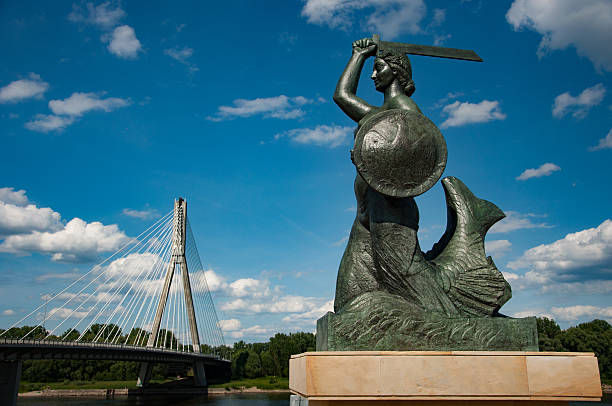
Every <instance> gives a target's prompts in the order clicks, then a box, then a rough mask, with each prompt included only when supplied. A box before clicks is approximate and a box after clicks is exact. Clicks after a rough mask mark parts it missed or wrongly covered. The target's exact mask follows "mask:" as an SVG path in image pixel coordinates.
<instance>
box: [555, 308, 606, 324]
mask: <svg viewBox="0 0 612 406" xmlns="http://www.w3.org/2000/svg"><path fill="white" fill-rule="evenodd" d="M550 311H551V312H552V313H553V314H554V315H555V316H556V318H557V319H559V320H563V321H576V320H579V319H585V318H587V319H595V318H603V319H606V320H612V306H607V307H599V306H585V305H577V306H567V307H553V308H551V309H550Z"/></svg>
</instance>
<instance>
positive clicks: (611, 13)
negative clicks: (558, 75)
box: [506, 0, 612, 71]
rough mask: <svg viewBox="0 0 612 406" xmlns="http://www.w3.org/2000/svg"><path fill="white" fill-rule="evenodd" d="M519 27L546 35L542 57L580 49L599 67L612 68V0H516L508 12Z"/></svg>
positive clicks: (541, 46) (517, 27) (543, 36)
mask: <svg viewBox="0 0 612 406" xmlns="http://www.w3.org/2000/svg"><path fill="white" fill-rule="evenodd" d="M506 20H507V21H508V23H510V24H511V25H512V26H513V28H514V29H515V30H520V29H521V28H528V29H531V30H533V31H537V32H538V33H540V34H541V35H542V40H541V41H540V45H539V47H538V52H537V53H538V56H539V57H543V56H544V55H546V54H548V53H550V51H553V50H562V49H566V48H568V47H569V46H573V47H575V48H576V51H577V52H578V55H580V56H586V57H587V58H589V59H590V60H591V62H592V63H593V65H594V66H595V68H596V69H597V70H600V69H604V70H607V71H610V70H612V53H611V52H610V44H611V43H612V2H610V1H609V0H589V1H576V0H555V1H541V0H515V1H514V3H512V6H510V9H509V10H508V12H507V13H506Z"/></svg>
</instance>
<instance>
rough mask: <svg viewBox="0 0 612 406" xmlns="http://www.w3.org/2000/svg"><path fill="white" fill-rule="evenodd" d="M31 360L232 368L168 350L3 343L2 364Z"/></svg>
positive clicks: (204, 357) (219, 360)
mask: <svg viewBox="0 0 612 406" xmlns="http://www.w3.org/2000/svg"><path fill="white" fill-rule="evenodd" d="M29 359H71V360H112V361H139V362H185V363H193V362H195V361H203V362H204V363H205V364H209V365H210V364H213V365H218V366H225V365H229V364H231V362H230V361H228V360H226V359H223V358H221V357H219V356H217V355H215V354H201V353H195V352H183V351H178V350H171V349H167V348H153V347H139V346H135V345H127V344H104V343H82V342H74V341H70V342H67V341H39V340H13V339H0V361H12V360H29Z"/></svg>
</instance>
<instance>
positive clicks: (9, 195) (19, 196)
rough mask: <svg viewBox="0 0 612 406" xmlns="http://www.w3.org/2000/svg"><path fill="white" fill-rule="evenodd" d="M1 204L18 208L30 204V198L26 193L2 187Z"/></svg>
mask: <svg viewBox="0 0 612 406" xmlns="http://www.w3.org/2000/svg"><path fill="white" fill-rule="evenodd" d="M0 202H3V203H9V204H14V205H16V206H25V205H26V204H28V197H27V196H26V191H25V190H23V189H21V190H15V188H12V187H1V188H0Z"/></svg>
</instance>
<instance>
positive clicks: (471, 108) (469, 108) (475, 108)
mask: <svg viewBox="0 0 612 406" xmlns="http://www.w3.org/2000/svg"><path fill="white" fill-rule="evenodd" d="M442 112H443V113H444V114H446V115H448V118H447V119H446V120H445V121H444V122H443V123H442V124H440V128H449V127H460V126H462V125H466V124H473V123H486V122H489V121H493V120H505V119H506V114H504V113H502V112H501V108H500V107H499V101H497V100H494V101H490V100H483V101H481V102H480V103H469V102H460V101H459V100H457V101H455V102H454V103H451V104H449V105H447V106H444V108H443V109H442Z"/></svg>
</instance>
